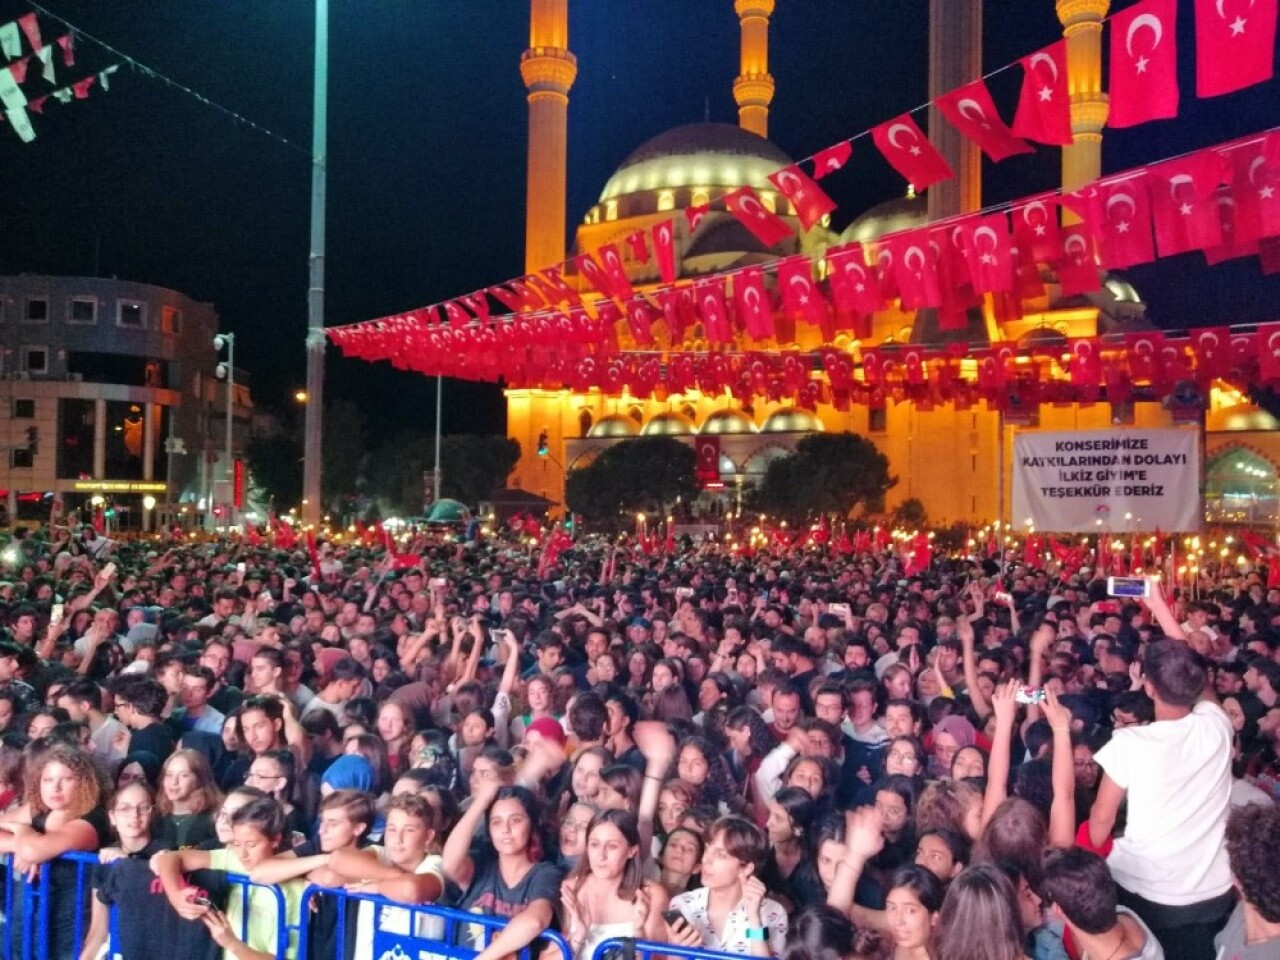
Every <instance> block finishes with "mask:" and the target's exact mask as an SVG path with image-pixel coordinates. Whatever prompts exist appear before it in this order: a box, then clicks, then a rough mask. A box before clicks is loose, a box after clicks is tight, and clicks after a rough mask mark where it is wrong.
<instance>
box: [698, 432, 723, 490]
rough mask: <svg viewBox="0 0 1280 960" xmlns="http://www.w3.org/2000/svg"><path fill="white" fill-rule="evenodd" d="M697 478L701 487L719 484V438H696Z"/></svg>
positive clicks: (711, 436) (714, 436)
mask: <svg viewBox="0 0 1280 960" xmlns="http://www.w3.org/2000/svg"><path fill="white" fill-rule="evenodd" d="M697 451H698V460H697V467H696V470H697V477H698V483H699V484H700V485H701V486H704V487H705V486H707V485H708V484H715V483H719V482H720V438H719V437H718V436H716V435H714V434H712V435H710V436H705V437H698V446H697Z"/></svg>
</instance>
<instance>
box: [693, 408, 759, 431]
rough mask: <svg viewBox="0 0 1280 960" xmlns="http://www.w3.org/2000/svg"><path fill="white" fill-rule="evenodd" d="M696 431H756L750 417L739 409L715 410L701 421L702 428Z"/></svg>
mask: <svg viewBox="0 0 1280 960" xmlns="http://www.w3.org/2000/svg"><path fill="white" fill-rule="evenodd" d="M698 432H699V433H704V434H712V433H715V434H724V433H756V432H757V429H756V425H755V423H754V422H753V421H752V419H751V418H750V417H748V416H747V415H746V414H745V413H743V412H742V411H741V410H717V411H716V412H715V413H713V414H711V416H709V417H707V419H706V420H705V421H703V424H702V429H700V430H699V431H698Z"/></svg>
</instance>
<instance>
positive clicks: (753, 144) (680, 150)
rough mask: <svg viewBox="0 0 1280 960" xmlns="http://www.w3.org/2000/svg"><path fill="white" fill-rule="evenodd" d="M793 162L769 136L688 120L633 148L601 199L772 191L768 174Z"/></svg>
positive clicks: (728, 125) (609, 182)
mask: <svg viewBox="0 0 1280 960" xmlns="http://www.w3.org/2000/svg"><path fill="white" fill-rule="evenodd" d="M791 163H792V160H791V158H790V157H788V156H787V155H786V154H785V153H783V152H782V151H781V150H780V149H778V147H776V146H774V145H773V144H772V143H770V142H769V141H768V140H765V139H764V138H763V137H759V136H757V135H756V134H754V133H751V132H750V131H749V130H743V129H742V128H741V127H738V126H735V125H734V124H731V123H688V124H685V125H683V126H679V127H673V128H672V129H670V130H667V131H666V132H665V133H660V134H658V135H657V136H656V137H654V138H653V139H651V140H647V141H645V142H644V143H642V144H641V145H640V146H639V147H637V148H636V149H635V150H633V151H632V152H631V154H630V155H629V156H628V157H627V158H626V159H625V160H623V161H622V164H621V165H620V166H619V167H618V169H617V172H615V173H614V175H613V176H612V177H610V178H609V180H608V182H607V183H605V185H604V190H603V191H602V192H601V194H600V202H601V203H605V202H607V201H610V200H617V199H618V198H620V197H628V196H631V195H633V194H637V193H653V192H656V191H660V190H664V189H668V190H680V189H682V188H684V189H687V188H696V187H702V188H707V189H712V190H726V189H728V190H732V189H734V188H736V187H742V186H749V187H755V188H756V189H764V190H773V189H774V188H773V185H772V184H771V183H770V182H769V180H768V176H769V174H771V173H774V172H776V171H777V170H778V168H779V167H785V166H789V165H790V164H791Z"/></svg>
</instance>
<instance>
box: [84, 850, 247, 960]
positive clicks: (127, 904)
mask: <svg viewBox="0 0 1280 960" xmlns="http://www.w3.org/2000/svg"><path fill="white" fill-rule="evenodd" d="M100 871H101V877H100V881H99V883H98V887H97V896H98V899H99V900H100V901H101V902H102V903H104V904H106V905H107V906H111V905H113V904H114V905H115V906H116V907H117V908H118V909H117V910H116V931H117V935H118V937H119V942H118V943H116V944H115V948H116V953H118V954H119V955H120V956H123V957H128V958H129V960H172V958H174V957H181V958H182V960H219V958H220V957H221V956H222V948H221V947H219V946H218V945H217V944H216V943H214V942H213V938H212V937H211V936H209V929H208V928H207V927H206V926H205V925H204V924H203V923H202V922H201V921H199V920H184V919H183V918H182V917H180V916H178V914H177V911H175V910H174V909H173V905H172V904H170V903H169V898H168V897H167V896H166V895H165V892H164V889H163V888H162V887H161V886H160V884H159V883H158V882H157V881H156V878H155V874H153V873H152V872H151V867H150V865H149V864H148V862H147V859H146V858H143V857H140V856H138V857H125V858H123V859H121V860H117V861H116V862H115V863H110V864H107V865H106V866H105V867H101V868H100ZM187 883H188V885H190V886H193V887H196V888H197V889H198V890H199V891H201V892H202V893H203V894H204V895H205V896H207V897H208V898H209V899H210V900H212V901H213V902H214V903H215V904H216V905H217V906H218V908H219V909H225V908H226V900H227V893H228V892H229V890H230V889H231V887H230V884H228V883H227V881H226V874H224V873H222V871H220V870H196V871H194V872H193V873H191V874H190V875H188V877H187Z"/></svg>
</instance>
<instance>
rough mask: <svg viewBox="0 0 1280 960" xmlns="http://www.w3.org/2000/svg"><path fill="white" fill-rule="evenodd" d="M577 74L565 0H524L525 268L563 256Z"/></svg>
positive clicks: (556, 259)
mask: <svg viewBox="0 0 1280 960" xmlns="http://www.w3.org/2000/svg"><path fill="white" fill-rule="evenodd" d="M577 75H578V61H577V58H576V57H574V55H573V54H572V53H570V52H569V0H530V4H529V49H528V50H526V51H525V52H524V53H523V54H521V56H520V76H521V77H522V78H523V79H524V85H525V87H527V88H528V90H529V178H528V184H527V187H526V201H525V232H524V263H525V270H526V271H527V272H532V271H534V270H540V269H541V268H543V267H548V266H551V265H552V264H556V263H559V262H560V261H561V260H563V259H564V250H565V237H566V234H565V203H566V201H565V183H566V180H567V178H568V171H567V160H566V155H567V153H568V140H569V137H568V124H569V88H570V87H572V86H573V81H574V78H575V77H577Z"/></svg>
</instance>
